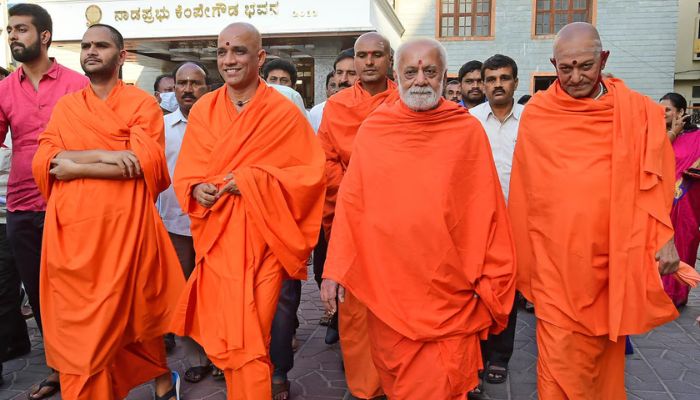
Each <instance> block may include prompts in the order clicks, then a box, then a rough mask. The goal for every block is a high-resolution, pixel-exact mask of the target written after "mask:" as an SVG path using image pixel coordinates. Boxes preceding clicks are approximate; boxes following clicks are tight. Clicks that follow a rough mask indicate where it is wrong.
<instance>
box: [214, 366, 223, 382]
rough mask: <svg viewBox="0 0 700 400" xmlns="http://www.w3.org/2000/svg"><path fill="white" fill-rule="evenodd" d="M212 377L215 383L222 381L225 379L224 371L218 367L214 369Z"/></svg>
mask: <svg viewBox="0 0 700 400" xmlns="http://www.w3.org/2000/svg"><path fill="white" fill-rule="evenodd" d="M211 376H212V378H214V380H215V381H221V380H223V379H224V378H225V376H224V371H223V370H221V369H219V368H218V367H217V366H216V365H215V366H214V367H213V369H212V371H211Z"/></svg>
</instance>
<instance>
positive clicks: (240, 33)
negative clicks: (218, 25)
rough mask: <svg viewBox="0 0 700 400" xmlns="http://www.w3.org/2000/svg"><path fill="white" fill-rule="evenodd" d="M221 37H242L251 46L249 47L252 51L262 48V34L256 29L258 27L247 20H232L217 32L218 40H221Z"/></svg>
mask: <svg viewBox="0 0 700 400" xmlns="http://www.w3.org/2000/svg"><path fill="white" fill-rule="evenodd" d="M222 37H227V38H234V37H237V38H243V39H245V41H246V42H248V44H249V45H250V46H251V48H250V49H251V50H252V51H258V50H260V49H262V36H260V31H258V28H256V27H255V26H253V25H252V24H249V23H247V22H234V23H232V24H229V25H228V26H226V28H224V29H223V30H222V31H221V33H219V41H221V38H222ZM229 43H231V42H229Z"/></svg>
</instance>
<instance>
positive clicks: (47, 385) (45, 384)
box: [27, 379, 61, 400]
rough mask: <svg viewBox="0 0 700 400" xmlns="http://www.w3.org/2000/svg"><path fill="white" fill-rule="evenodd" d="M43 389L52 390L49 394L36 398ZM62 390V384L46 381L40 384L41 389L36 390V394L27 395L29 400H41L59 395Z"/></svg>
mask: <svg viewBox="0 0 700 400" xmlns="http://www.w3.org/2000/svg"><path fill="white" fill-rule="evenodd" d="M43 388H50V389H51V390H49V391H48V392H46V393H44V394H42V395H41V397H34V396H35V395H36V394H37V393H39V392H41V389H43ZM60 390H61V382H55V381H50V380H48V379H44V380H43V381H41V383H39V387H37V389H36V390H34V393H27V399H29V400H41V399H47V398H49V397H51V396H53V395H55V394H56V393H58V392H59V391H60Z"/></svg>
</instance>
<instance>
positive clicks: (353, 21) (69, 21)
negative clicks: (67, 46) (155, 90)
mask: <svg viewBox="0 0 700 400" xmlns="http://www.w3.org/2000/svg"><path fill="white" fill-rule="evenodd" d="M372 1H373V0H352V1H347V0H324V1H318V0H239V1H236V0H228V1H221V0H177V1H164V0H160V1H158V0H156V1H145V0H126V1H44V2H39V3H40V4H41V6H42V7H44V8H46V9H47V10H48V12H49V13H50V14H51V15H52V16H53V18H54V38H53V40H54V41H77V40H80V38H82V36H83V33H85V29H86V28H87V27H88V26H90V25H92V24H96V23H103V24H108V25H112V26H114V27H115V28H117V29H118V30H119V31H120V32H121V33H122V35H123V36H124V38H125V39H150V38H176V37H198V36H216V35H217V34H218V33H219V32H220V31H221V29H223V28H224V27H225V26H226V25H228V24H230V23H232V22H238V21H241V22H249V23H251V24H253V25H255V26H256V27H257V28H258V29H259V30H260V32H261V33H263V34H264V35H290V34H304V33H312V34H313V33H325V32H328V33H332V32H357V31H367V30H374V29H375V28H374V27H373V24H372V16H371V13H372V9H373V8H372V7H371V6H370V3H371V2H372Z"/></svg>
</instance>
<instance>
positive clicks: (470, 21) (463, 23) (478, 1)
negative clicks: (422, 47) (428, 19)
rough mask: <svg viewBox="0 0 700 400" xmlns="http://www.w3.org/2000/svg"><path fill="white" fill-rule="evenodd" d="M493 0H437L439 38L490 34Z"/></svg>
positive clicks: (487, 35)
mask: <svg viewBox="0 0 700 400" xmlns="http://www.w3.org/2000/svg"><path fill="white" fill-rule="evenodd" d="M492 2H493V0H438V18H439V24H438V25H439V33H440V35H439V36H440V37H441V38H449V37H464V38H469V37H489V36H491V3H492Z"/></svg>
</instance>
